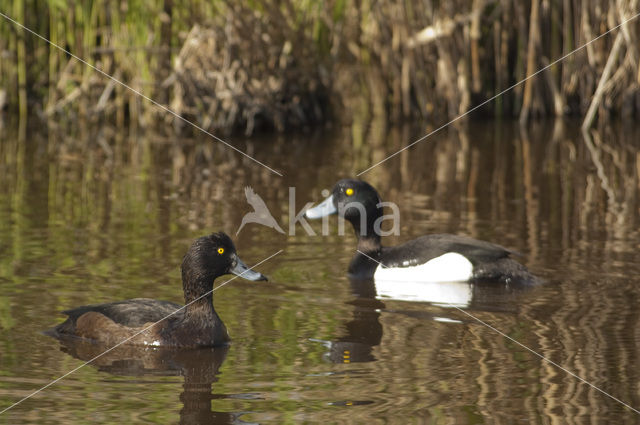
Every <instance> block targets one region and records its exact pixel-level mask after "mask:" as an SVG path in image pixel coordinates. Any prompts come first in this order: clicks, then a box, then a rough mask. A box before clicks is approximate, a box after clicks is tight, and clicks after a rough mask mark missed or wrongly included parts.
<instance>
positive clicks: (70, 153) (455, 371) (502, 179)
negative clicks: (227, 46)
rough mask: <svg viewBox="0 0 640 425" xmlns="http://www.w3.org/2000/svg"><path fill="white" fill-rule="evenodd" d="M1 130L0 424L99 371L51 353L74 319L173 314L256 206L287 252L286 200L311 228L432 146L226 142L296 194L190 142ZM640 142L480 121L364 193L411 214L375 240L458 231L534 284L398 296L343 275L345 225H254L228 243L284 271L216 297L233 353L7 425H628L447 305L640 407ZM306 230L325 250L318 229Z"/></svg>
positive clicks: (411, 134) (120, 367)
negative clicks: (201, 253)
mask: <svg viewBox="0 0 640 425" xmlns="http://www.w3.org/2000/svg"><path fill="white" fill-rule="evenodd" d="M3 132H4V133H3V134H2V143H0V181H1V182H2V185H0V287H1V288H2V293H0V401H1V402H2V404H1V406H0V407H3V406H7V405H9V404H11V403H13V402H15V401H17V400H18V399H19V398H21V397H24V396H26V395H28V393H30V392H31V391H34V390H36V389H37V388H39V387H41V386H43V385H45V384H47V383H48V382H49V381H50V380H52V379H55V378H57V377H58V376H60V375H62V374H64V373H66V372H67V371H69V370H71V369H73V368H75V367H77V366H78V365H79V364H81V363H80V360H82V359H86V357H84V356H87V355H91V353H94V351H92V350H94V349H96V348H97V346H94V345H91V344H88V345H87V344H84V345H82V344H81V345H71V346H70V345H67V344H63V345H61V344H60V343H58V342H57V341H55V340H53V339H51V338H48V337H45V336H43V335H41V333H40V332H41V331H42V330H44V329H47V328H50V327H51V326H53V325H54V324H56V323H58V322H59V321H60V320H61V318H62V316H60V315H59V314H58V313H59V312H60V311H62V310H64V309H67V308H71V307H75V306H79V305H83V304H92V303H101V302H108V301H116V300H121V299H127V298H135V297H149V298H155V299H166V300H169V301H173V302H178V303H180V302H182V288H181V286H180V274H179V265H180V262H181V259H182V255H183V254H184V252H185V250H186V248H187V247H188V245H189V244H190V242H191V241H192V239H193V238H195V237H197V236H200V235H202V234H205V233H209V232H212V231H218V230H223V231H225V232H227V233H228V234H230V235H235V233H236V231H237V230H238V228H239V227H240V225H241V220H242V216H243V215H244V214H245V213H246V212H249V211H251V207H250V206H249V205H247V203H246V199H245V195H244V188H245V186H251V187H252V188H253V190H254V191H255V193H257V194H258V195H259V196H260V197H261V198H262V199H263V200H264V201H265V203H266V205H267V207H268V208H269V210H270V212H271V213H272V214H273V216H274V218H275V219H276V221H277V222H278V224H279V225H280V226H281V227H282V229H284V230H285V231H286V232H287V233H288V224H289V217H290V216H289V209H288V204H289V189H288V188H289V186H292V187H295V189H296V192H295V194H296V199H295V204H296V211H295V214H297V213H298V212H299V211H300V209H301V208H302V206H303V205H304V204H305V203H306V202H309V201H317V200H320V199H321V198H322V195H321V191H322V190H323V189H330V188H331V187H332V185H333V184H334V183H335V181H336V180H337V179H338V178H341V177H350V176H353V175H354V174H356V173H357V172H359V171H362V170H364V169H365V168H367V167H368V166H370V165H371V164H373V163H375V162H377V161H379V160H381V159H383V158H384V157H385V156H386V155H388V154H390V153H392V152H394V151H396V150H398V149H400V148H401V147H402V146H404V145H406V144H407V143H408V142H409V141H411V140H414V139H415V138H417V137H419V136H421V135H422V134H424V133H426V132H427V131H425V129H412V128H409V127H402V128H390V129H388V130H386V129H384V128H382V129H381V128H378V127H375V126H373V127H371V128H366V129H362V131H357V132H356V131H353V130H349V129H345V130H342V129H338V130H335V131H332V132H325V133H320V134H313V135H304V134H301V135H289V136H287V137H284V136H278V135H276V136H270V137H265V138H264V139H254V140H250V141H246V140H237V141H235V142H234V143H235V144H236V145H237V146H238V147H239V148H241V149H243V150H245V151H247V153H249V154H250V155H253V156H255V157H256V158H257V159H258V160H260V161H264V162H265V163H267V164H268V165H269V166H272V167H274V168H276V169H278V170H279V171H282V172H283V174H284V177H283V178H280V177H278V176H277V175H275V174H272V173H270V172H269V171H268V170H265V169H263V168H262V167H255V166H253V165H252V163H251V162H250V161H247V160H245V159H243V158H242V157H241V156H239V155H237V154H235V153H233V152H232V151H229V150H228V149H225V148H224V147H223V146H220V145H217V144H215V143H212V142H211V141H210V140H208V139H205V138H199V137H198V138H195V139H192V138H175V137H166V136H162V135H154V134H135V132H133V131H131V132H123V131H120V130H117V129H113V128H110V127H98V128H93V129H90V130H89V129H82V128H75V129H72V130H68V131H64V132H62V131H58V130H55V129H49V130H48V131H47V128H46V126H31V127H29V129H28V131H27V132H26V134H25V137H24V138H23V139H21V138H20V137H19V136H18V135H17V134H16V133H15V132H13V127H12V126H11V125H7V126H6V127H5V129H4V130H3ZM638 132H639V130H638V129H636V128H628V127H622V126H621V127H612V128H608V129H605V130H603V131H602V132H599V133H594V134H592V135H591V138H590V139H589V140H585V139H583V136H581V135H580V134H579V132H578V131H577V130H576V129H575V128H574V127H573V126H572V125H571V123H565V124H561V123H554V122H547V123H540V124H536V125H534V126H532V127H531V128H530V129H529V130H528V131H523V130H521V129H519V128H518V127H517V126H514V125H512V124H510V123H503V124H497V123H494V124H478V123H470V124H469V125H468V127H467V128H464V127H460V128H450V129H448V130H446V131H444V132H442V133H439V134H436V135H434V136H433V137H432V138H430V139H428V140H426V141H425V142H423V143H421V144H419V145H417V146H415V147H414V148H412V149H409V150H407V151H404V152H402V153H400V154H399V155H397V156H396V157H394V158H393V159H391V160H389V161H387V162H385V163H383V164H382V165H380V166H379V167H376V168H374V169H373V170H371V171H369V172H367V173H366V174H364V175H363V176H361V177H362V178H364V179H366V180H367V181H368V182H370V183H371V184H372V185H374V186H375V187H376V189H377V190H378V191H379V193H380V194H381V196H382V198H383V200H385V201H392V202H395V203H397V204H398V206H399V208H400V212H401V223H400V228H401V232H400V235H399V236H392V237H388V238H385V239H384V240H383V244H387V245H392V244H397V243H401V242H404V241H407V240H409V239H412V238H415V237H418V236H420V235H423V234H427V233H443V232H449V233H457V234H464V235H468V236H472V237H476V238H479V239H484V240H489V241H492V242H495V243H498V244H500V245H503V246H506V247H508V248H512V249H514V250H516V251H519V252H521V253H522V257H521V261H522V262H523V263H524V264H526V266H527V267H528V268H529V269H530V270H531V271H532V272H533V273H535V274H536V275H538V276H539V277H540V278H541V279H542V280H543V281H544V283H543V284H542V285H539V286H537V287H533V288H528V289H526V290H525V289H523V290H520V289H518V288H501V287H495V286H490V285H489V286H486V285H477V284H462V285H458V286H457V287H456V289H455V290H451V288H447V290H446V291H442V290H440V289H442V288H433V289H434V292H433V293H431V294H430V295H429V294H427V295H425V294H424V291H423V292H421V293H419V295H420V296H421V297H423V298H417V299H416V297H414V299H402V298H398V297H396V296H395V295H393V294H392V295H390V293H387V292H385V291H384V288H377V289H376V287H375V286H374V285H373V284H372V282H366V281H365V282H358V281H350V280H349V279H348V278H347V276H346V270H347V267H348V264H349V261H350V259H351V256H352V255H353V254H354V252H355V238H354V237H353V235H352V234H351V233H350V230H349V229H348V231H347V234H346V235H345V236H339V235H338V231H337V229H338V224H337V220H336V219H335V217H334V218H333V219H331V220H330V221H329V229H330V232H329V235H328V236H320V235H318V236H309V235H307V234H306V232H305V231H304V229H303V228H302V227H301V226H297V228H296V235H288V234H287V235H283V234H280V233H278V232H276V231H275V230H273V229H271V228H266V227H262V226H260V225H257V224H247V225H246V226H245V227H244V228H243V229H242V231H241V232H240V233H239V234H238V235H237V236H233V239H234V241H235V244H236V246H237V248H238V252H239V253H241V255H242V257H243V258H244V259H245V261H246V262H247V264H255V263H257V262H259V261H260V260H262V259H264V258H266V257H267V256H268V255H270V254H272V253H273V252H275V251H277V250H279V249H284V253H283V254H281V255H280V256H278V257H276V258H274V259H273V261H269V262H266V263H265V264H264V265H262V266H261V268H260V269H259V271H261V272H263V273H265V274H266V275H268V276H269V277H270V280H271V281H270V282H269V283H264V284H257V283H254V282H246V281H241V280H240V279H237V280H234V282H233V283H231V284H229V285H227V286H225V287H224V288H221V289H220V291H216V293H215V294H214V303H215V306H216V310H217V311H218V313H219V314H220V316H221V317H222V319H223V321H224V322H225V324H226V325H227V327H228V329H229V333H230V335H231V337H232V339H233V342H232V344H231V346H230V347H229V348H228V349H227V350H218V349H216V350H209V351H208V350H196V351H194V352H175V351H171V350H169V351H164V350H149V351H147V352H144V353H139V352H138V353H133V352H131V351H130V349H129V348H126V347H124V348H123V349H122V350H118V351H116V352H114V353H113V357H112V356H109V357H106V356H105V357H106V358H103V359H98V360H97V361H96V362H95V364H94V365H93V366H88V367H85V368H82V369H80V370H79V371H78V372H76V373H74V374H72V375H70V376H68V377H67V378H65V379H64V380H62V381H61V382H59V383H58V384H56V385H54V386H52V387H51V388H48V389H47V390H45V391H43V392H42V393H40V394H38V395H37V396H35V397H34V398H33V399H30V400H27V401H25V402H24V403H23V404H21V405H18V406H16V407H15V408H14V409H12V410H10V411H9V412H7V413H6V416H5V418H6V419H4V418H3V417H0V421H2V419H4V420H5V421H6V422H7V423H88V422H93V423H95V422H98V423H112V422H118V423H122V422H132V421H136V422H148V423H167V422H170V423H175V422H179V423H243V422H245V423H298V422H305V421H307V422H340V423H342V422H349V421H352V422H371V421H374V420H378V421H380V422H399V423H404V422H405V421H406V419H407V418H421V419H422V420H424V421H428V422H433V423H460V424H476V423H514V422H518V421H519V422H525V423H583V422H594V423H604V422H608V423H636V422H637V415H636V414H635V413H633V412H632V411H631V410H629V409H627V408H625V407H624V406H622V405H621V404H619V403H617V402H615V401H614V400H612V399H610V398H608V397H606V396H605V395H603V394H601V393H599V392H598V391H596V390H594V389H593V388H590V387H588V386H587V385H585V384H583V383H581V382H579V381H578V380H576V379H575V378H573V377H571V376H570V375H568V374H567V373H566V372H564V371H562V370H560V369H558V368H556V367H554V366H553V365H550V364H548V363H546V362H543V361H542V360H540V359H539V358H538V357H536V356H535V355H533V354H531V353H529V352H528V351H526V350H525V349H523V348H522V347H519V346H518V345H517V344H515V343H513V342H511V341H509V340H508V339H505V338H503V337H502V336H500V335H499V334H497V333H496V332H494V331H493V330H491V329H489V328H487V327H485V326H483V325H482V324H480V323H478V322H476V321H474V320H473V319H471V318H470V317H469V316H466V315H465V314H463V313H462V312H460V311H458V310H457V309H456V308H451V304H452V305H454V306H456V307H459V308H462V309H464V310H465V311H468V312H469V313H471V314H472V315H473V316H475V317H478V318H479V319H480V320H482V321H485V322H486V323H488V324H490V325H491V326H494V327H495V328H496V329H498V330H500V331H502V332H504V333H506V334H507V335H509V336H510V337H512V338H513V339H515V340H517V341H519V342H521V343H522V344H524V345H525V346H527V347H530V348H531V349H533V350H535V351H536V352H538V353H540V354H542V355H544V356H545V357H547V358H549V359H550V360H553V361H554V362H556V363H558V364H560V365H562V366H563V367H565V368H567V369H568V370H570V371H572V372H574V373H576V374H577V375H579V376H581V377H582V378H584V379H586V380H587V381H589V382H591V383H592V384H594V385H596V386H598V387H599V388H601V389H602V390H604V391H606V392H608V393H610V394H612V395H614V396H615V397H617V398H619V399H621V400H623V401H624V402H625V403H628V404H629V405H631V406H633V407H635V408H637V407H638V406H640V394H639V391H640V388H639V386H638V381H639V379H638V376H637V372H636V371H637V370H638V349H639V346H638V345H639V344H638V341H640V327H639V324H638V323H639V320H640V315H639V313H638V311H639V310H638V308H637V306H638V305H639V301H640V300H639V298H640V297H639V293H640V290H639V289H638V284H639V282H638V280H639V278H638V276H639V275H640V273H639V272H640V265H639V263H638V260H637V247H638V244H639V243H640V235H639V234H638V230H637V229H638V195H637V194H638V185H639V182H640V179H639V172H640V171H639V170H640V167H638V164H639V163H640V162H639V161H640V160H639V159H638V158H640V147H639V146H638V144H637V140H640V138H638V136H639V134H638ZM354 134H364V136H363V140H364V141H365V142H364V143H362V142H361V141H359V140H358V139H357V138H355V137H354V136H353V135H354ZM295 214H294V215H295ZM310 225H311V227H312V228H314V230H316V233H320V227H321V223H312V222H310ZM376 290H377V291H378V293H377V292H376ZM447 291H449V292H447ZM411 294H413V293H412V292H409V295H411ZM405 295H406V294H405ZM445 295H446V296H445ZM447 296H449V298H447ZM451 296H453V298H451ZM61 348H62V349H63V350H64V351H61ZM114 351H115V350H114ZM69 354H70V355H69ZM78 359H80V360H78Z"/></svg>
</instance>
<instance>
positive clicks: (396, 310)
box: [313, 278, 535, 364]
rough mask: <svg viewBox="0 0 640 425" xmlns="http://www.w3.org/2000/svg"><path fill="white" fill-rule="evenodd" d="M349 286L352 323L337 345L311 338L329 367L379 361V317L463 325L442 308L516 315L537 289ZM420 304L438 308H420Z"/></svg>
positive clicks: (353, 282)
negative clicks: (321, 349)
mask: <svg viewBox="0 0 640 425" xmlns="http://www.w3.org/2000/svg"><path fill="white" fill-rule="evenodd" d="M349 283H350V286H351V291H352V294H353V296H354V298H353V299H352V300H350V301H348V302H347V303H348V304H350V305H352V306H353V313H352V318H351V320H349V321H348V322H346V323H345V324H344V329H345V331H346V332H345V334H344V335H343V336H341V337H339V338H337V339H336V340H333V341H326V340H320V339H313V341H315V342H320V343H322V344H324V345H325V347H327V352H326V353H325V354H324V358H325V359H326V360H327V361H330V362H331V363H343V364H348V363H360V362H372V361H375V360H376V358H375V355H374V352H373V350H374V347H376V346H378V345H380V343H381V341H382V335H383V331H384V329H383V326H382V323H380V317H381V314H402V315H404V316H409V317H413V318H417V319H423V320H425V319H426V320H434V321H438V322H448V323H463V322H466V321H467V320H468V318H467V317H464V316H463V317H460V316H461V315H460V314H459V313H458V314H455V313H456V312H455V311H454V310H453V311H452V310H443V308H445V309H455V308H464V309H468V310H470V311H488V312H497V313H505V314H517V312H518V310H517V306H518V305H520V303H519V302H518V298H520V297H522V296H524V295H526V293H528V292H529V291H532V290H534V289H535V287H532V286H531V285H514V284H511V285H499V284H496V282H434V283H429V284H425V283H424V282H421V283H417V284H416V285H415V287H414V286H412V285H411V283H410V282H409V283H407V282H405V283H404V284H403V285H396V286H395V287H394V286H393V285H392V283H393V282H389V286H385V285H381V284H380V282H377V281H374V280H373V279H355V278H349ZM416 289H418V290H416ZM416 303H420V304H423V305H425V304H428V305H431V306H433V307H437V309H436V310H434V309H433V307H429V308H420V309H416V308H415V305H416ZM447 311H452V312H453V313H454V314H448V313H447Z"/></svg>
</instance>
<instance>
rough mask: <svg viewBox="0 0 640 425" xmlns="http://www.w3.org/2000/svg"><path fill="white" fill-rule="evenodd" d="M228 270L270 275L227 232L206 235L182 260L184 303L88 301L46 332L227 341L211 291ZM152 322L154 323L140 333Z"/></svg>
mask: <svg viewBox="0 0 640 425" xmlns="http://www.w3.org/2000/svg"><path fill="white" fill-rule="evenodd" d="M227 273H233V274H235V275H237V276H241V277H243V278H245V279H248V280H267V278H266V277H265V276H264V275H262V274H260V273H258V272H255V271H253V270H251V269H250V268H248V267H247V266H246V265H245V264H244V263H243V262H242V260H240V258H239V257H238V255H237V254H236V248H235V246H234V245H233V242H232V241H231V238H229V236H227V235H226V234H224V233H222V232H220V233H213V234H211V235H209V236H202V237H200V238H198V239H196V240H195V242H193V244H192V245H191V247H190V248H189V250H188V251H187V253H186V255H185V256H184V259H183V261H182V287H183V290H184V301H185V306H184V307H183V306H180V305H178V304H175V303H172V302H168V301H157V300H152V299H148V298H134V299H131V300H126V301H118V302H112V303H106V304H95V305H87V306H82V307H78V308H74V309H71V310H67V311H65V312H64V313H65V314H66V315H67V316H69V317H68V318H67V320H66V321H65V322H63V323H61V324H59V325H58V326H56V327H55V328H53V329H50V330H49V331H48V332H47V333H48V334H49V335H52V336H54V337H58V338H60V337H65V336H74V337H81V338H87V339H91V340H95V341H99V342H102V343H108V344H114V343H118V342H121V341H123V340H125V339H127V338H131V337H132V338H131V340H130V341H127V343H128V344H137V345H153V346H173V347H195V346H219V345H224V344H226V343H227V342H228V341H229V335H228V334H227V329H226V327H225V326H224V323H222V320H221V319H220V317H218V314H217V313H216V311H215V309H214V307H213V296H212V290H213V281H214V280H215V279H216V278H217V277H218V276H222V275H224V274H227ZM174 312H175V314H172V313H174ZM167 316H169V317H167ZM163 319H164V320H163ZM156 322H158V323H157V324H155V325H153V324H154V323H156ZM152 325H153V326H152ZM147 327H150V328H149V329H146V330H144V331H143V332H141V333H140V334H139V335H136V333H139V332H140V331H142V330H143V329H145V328H147ZM134 335H135V337H133V336H134Z"/></svg>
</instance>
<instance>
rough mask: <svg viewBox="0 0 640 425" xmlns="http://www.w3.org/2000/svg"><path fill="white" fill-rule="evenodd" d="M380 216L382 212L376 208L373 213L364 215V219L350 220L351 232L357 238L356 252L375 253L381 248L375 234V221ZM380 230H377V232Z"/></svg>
mask: <svg viewBox="0 0 640 425" xmlns="http://www.w3.org/2000/svg"><path fill="white" fill-rule="evenodd" d="M381 216H382V211H381V210H380V209H379V208H376V209H375V211H373V212H369V213H368V214H366V216H365V219H363V218H362V217H357V218H356V219H355V220H350V221H351V224H352V225H353V230H354V231H355V233H356V237H357V238H358V250H359V251H362V252H364V253H365V254H368V253H373V252H377V251H379V250H380V248H381V247H382V245H381V243H380V234H379V233H378V232H376V229H375V227H376V226H375V223H376V220H377V219H378V218H379V217H381ZM379 230H380V229H378V231H379Z"/></svg>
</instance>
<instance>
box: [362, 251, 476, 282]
mask: <svg viewBox="0 0 640 425" xmlns="http://www.w3.org/2000/svg"><path fill="white" fill-rule="evenodd" d="M472 275H473V265H472V264H471V262H470V261H469V260H467V259H466V257H465V256H463V255H460V254H456V253H455V252H448V253H446V254H444V255H441V256H440V257H436V258H434V259H432V260H429V261H427V262H426V263H424V264H420V265H417V266H411V267H389V268H386V267H382V266H381V265H379V266H378V268H377V269H376V271H375V273H374V275H373V279H374V280H375V281H376V282H377V281H378V280H389V281H395V282H398V281H406V282H465V281H467V280H469V279H471V276H472Z"/></svg>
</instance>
